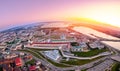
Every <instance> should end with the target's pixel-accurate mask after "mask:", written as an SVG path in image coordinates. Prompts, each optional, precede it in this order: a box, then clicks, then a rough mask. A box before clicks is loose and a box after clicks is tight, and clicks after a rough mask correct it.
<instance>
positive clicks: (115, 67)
mask: <svg viewBox="0 0 120 71" xmlns="http://www.w3.org/2000/svg"><path fill="white" fill-rule="evenodd" d="M119 69H120V63H115V64H114V65H113V67H112V70H111V71H119Z"/></svg>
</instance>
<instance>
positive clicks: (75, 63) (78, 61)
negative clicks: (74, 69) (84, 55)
mask: <svg viewBox="0 0 120 71" xmlns="http://www.w3.org/2000/svg"><path fill="white" fill-rule="evenodd" d="M100 58H102V57H98V58H95V59H92V60H78V59H71V60H69V61H65V60H63V61H61V63H65V64H69V65H84V64H87V63H90V62H92V61H95V60H97V59H100Z"/></svg>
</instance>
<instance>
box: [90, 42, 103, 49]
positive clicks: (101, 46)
mask: <svg viewBox="0 0 120 71" xmlns="http://www.w3.org/2000/svg"><path fill="white" fill-rule="evenodd" d="M89 46H90V47H91V48H92V49H95V48H98V49H102V48H104V47H105V46H104V45H103V44H101V43H100V42H97V41H95V42H93V43H90V44H89Z"/></svg>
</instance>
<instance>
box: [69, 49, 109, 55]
mask: <svg viewBox="0 0 120 71" xmlns="http://www.w3.org/2000/svg"><path fill="white" fill-rule="evenodd" d="M106 51H108V49H106V48H104V49H101V50H99V49H92V50H91V51H88V52H71V53H73V54H75V55H76V56H78V57H90V56H95V55H98V54H99V53H102V52H106Z"/></svg>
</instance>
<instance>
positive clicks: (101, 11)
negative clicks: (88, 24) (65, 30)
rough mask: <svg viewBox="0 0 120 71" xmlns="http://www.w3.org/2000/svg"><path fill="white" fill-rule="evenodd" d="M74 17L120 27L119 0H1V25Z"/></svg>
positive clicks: (4, 26)
mask: <svg viewBox="0 0 120 71" xmlns="http://www.w3.org/2000/svg"><path fill="white" fill-rule="evenodd" d="M71 18H90V19H93V20H96V21H100V22H105V23H109V24H112V25H115V26H119V27H120V0H0V29H6V28H8V27H12V26H19V25H23V24H29V23H33V22H39V21H51V20H52V21H53V20H72V19H71Z"/></svg>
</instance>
